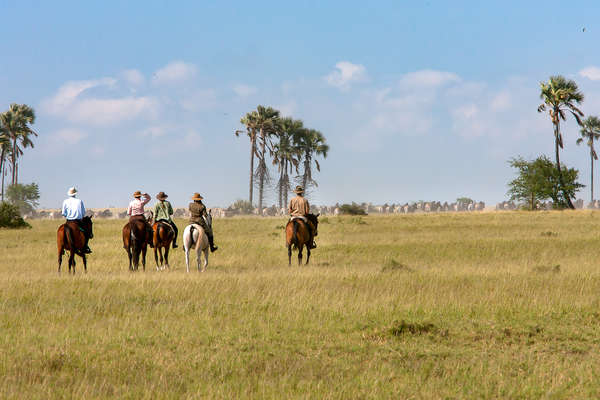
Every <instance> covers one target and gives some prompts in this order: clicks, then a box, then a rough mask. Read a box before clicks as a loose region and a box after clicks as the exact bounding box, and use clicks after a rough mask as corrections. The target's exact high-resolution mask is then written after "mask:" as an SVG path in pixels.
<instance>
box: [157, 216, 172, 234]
mask: <svg viewBox="0 0 600 400" xmlns="http://www.w3.org/2000/svg"><path fill="white" fill-rule="evenodd" d="M159 222H162V223H163V225H166V226H167V227H168V228H169V229H170V230H171V232H173V235H174V234H175V229H173V227H172V226H171V224H170V223H169V222H168V221H167V220H165V219H159V220H158V221H156V223H157V224H158V223H159Z"/></svg>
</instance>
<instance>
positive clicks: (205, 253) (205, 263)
mask: <svg viewBox="0 0 600 400" xmlns="http://www.w3.org/2000/svg"><path fill="white" fill-rule="evenodd" d="M208 253H209V251H208V247H207V248H205V249H204V268H202V272H204V271H206V267H208ZM198 261H200V254H198Z"/></svg>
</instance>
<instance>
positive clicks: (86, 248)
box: [83, 246, 92, 254]
mask: <svg viewBox="0 0 600 400" xmlns="http://www.w3.org/2000/svg"><path fill="white" fill-rule="evenodd" d="M83 253H84V254H91V253H92V249H90V248H89V247H88V246H85V249H83Z"/></svg>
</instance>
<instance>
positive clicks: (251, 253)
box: [0, 211, 600, 399]
mask: <svg viewBox="0 0 600 400" xmlns="http://www.w3.org/2000/svg"><path fill="white" fill-rule="evenodd" d="M31 223H32V225H33V229H28V230H17V231H14V230H0V260H1V261H0V310H1V311H0V332H1V335H0V398H3V399H4V398H19V399H20V398H64V397H69V398H71V397H74V398H106V397H113V398H153V399H154V398H229V399H231V398H277V399H280V398H303V399H304V398H316V399H322V398H343V399H346V398H511V399H512V398H523V399H530V398H568V399H572V398H597V397H599V396H600V383H599V382H600V380H599V379H598V378H599V376H598V375H599V374H600V367H599V365H600V352H599V349H600V261H599V260H600V258H599V256H600V240H599V239H600V237H599V236H600V235H599V231H598V226H599V225H600V214H599V213H595V212H590V211H577V212H540V213H520V212H515V213H483V214H466V213H462V214H422V215H412V216H397V217H396V216H387V217H376V216H363V217H328V218H327V219H326V220H323V223H322V224H321V225H320V226H319V237H318V240H317V242H318V245H319V247H318V248H317V249H316V250H315V251H314V252H313V258H312V259H311V265H310V266H308V267H305V266H302V267H298V266H297V265H296V263H295V261H296V259H295V254H294V256H293V259H292V261H293V265H292V267H288V265H287V251H286V249H285V247H284V237H283V225H284V223H285V220H284V219H281V218H266V219H258V218H247V219H241V218H240V219H238V218H233V219H224V220H222V219H218V220H215V221H214V223H215V234H216V241H217V244H218V245H219V251H218V252H216V253H214V254H212V255H211V256H210V260H209V266H208V271H207V272H206V273H203V274H200V273H198V272H197V271H195V270H193V272H192V273H190V274H187V273H186V272H185V262H184V257H183V251H181V250H178V251H176V252H175V253H174V254H172V257H171V265H172V270H171V271H169V272H157V271H156V270H155V268H154V259H153V256H152V255H151V254H149V257H148V265H147V269H146V272H145V273H144V272H142V271H140V272H137V273H130V272H128V271H127V256H126V254H125V251H124V250H123V249H122V243H121V237H120V230H121V227H122V225H123V224H124V221H115V220H106V221H102V220H98V221H96V223H95V226H94V233H95V238H94V239H93V240H92V241H91V242H90V245H91V247H92V249H93V250H94V253H93V254H92V255H91V257H90V260H89V263H88V273H87V275H86V274H83V273H82V272H83V271H82V264H81V262H80V261H79V263H78V265H77V274H76V276H69V275H68V274H67V273H66V272H65V271H66V269H65V268H64V265H65V263H64V261H63V273H62V274H61V275H60V276H59V275H58V274H57V271H56V269H57V264H56V244H55V232H56V228H57V226H58V225H59V222H58V221H32V222H31ZM178 223H179V226H180V228H183V227H184V226H185V224H184V221H178ZM180 230H181V231H182V230H183V229H180ZM65 261H66V260H65Z"/></svg>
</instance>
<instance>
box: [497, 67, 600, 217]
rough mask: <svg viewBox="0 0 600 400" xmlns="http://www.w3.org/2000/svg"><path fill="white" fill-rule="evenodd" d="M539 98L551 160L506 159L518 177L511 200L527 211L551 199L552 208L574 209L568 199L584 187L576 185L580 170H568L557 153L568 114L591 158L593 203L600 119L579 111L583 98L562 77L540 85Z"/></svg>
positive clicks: (511, 187) (572, 82) (579, 139)
mask: <svg viewBox="0 0 600 400" xmlns="http://www.w3.org/2000/svg"><path fill="white" fill-rule="evenodd" d="M540 99H541V100H542V103H541V104H540V105H539V106H538V109H537V111H538V112H540V113H541V112H545V111H547V112H548V116H549V118H550V121H551V123H552V128H553V137H554V157H555V163H554V164H552V162H551V161H550V159H549V158H548V157H546V156H543V155H542V156H539V157H538V158H536V159H535V160H530V161H527V160H525V159H523V158H522V157H517V158H513V159H511V160H509V164H510V165H511V166H512V167H513V168H516V169H517V173H518V176H517V178H516V179H514V180H512V181H511V182H510V183H509V184H508V186H509V191H508V194H509V195H510V198H511V200H520V201H523V202H525V203H526V204H527V208H529V209H535V208H536V207H537V204H539V202H540V201H543V200H546V199H552V202H553V205H554V207H555V208H571V209H574V208H575V207H574V206H573V202H572V201H571V199H573V198H575V194H576V192H577V191H578V190H579V189H581V188H582V187H584V185H582V184H580V183H578V182H577V178H578V175H579V171H577V170H576V169H573V168H568V167H567V166H565V165H564V164H563V163H561V162H560V151H561V150H563V149H564V146H565V141H564V138H563V135H562V132H561V121H562V122H565V121H566V120H567V117H568V116H569V115H571V116H572V117H573V118H574V119H575V121H576V122H577V124H578V125H579V127H580V130H579V134H580V137H579V138H578V139H577V140H576V143H577V144H578V145H580V144H583V143H585V144H586V145H587V146H588V147H589V155H590V169H591V182H590V202H593V201H594V160H598V155H597V153H596V150H595V148H594V141H596V140H598V139H599V138H600V118H598V117H596V116H588V117H587V118H586V119H583V117H584V116H585V114H584V113H583V111H582V110H581V109H580V108H579V107H580V105H581V103H583V100H584V95H583V93H582V92H581V91H580V90H579V87H578V86H577V83H575V81H573V80H571V79H566V78H565V77H564V76H561V75H554V76H551V77H550V79H549V80H548V81H547V82H541V83H540Z"/></svg>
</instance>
